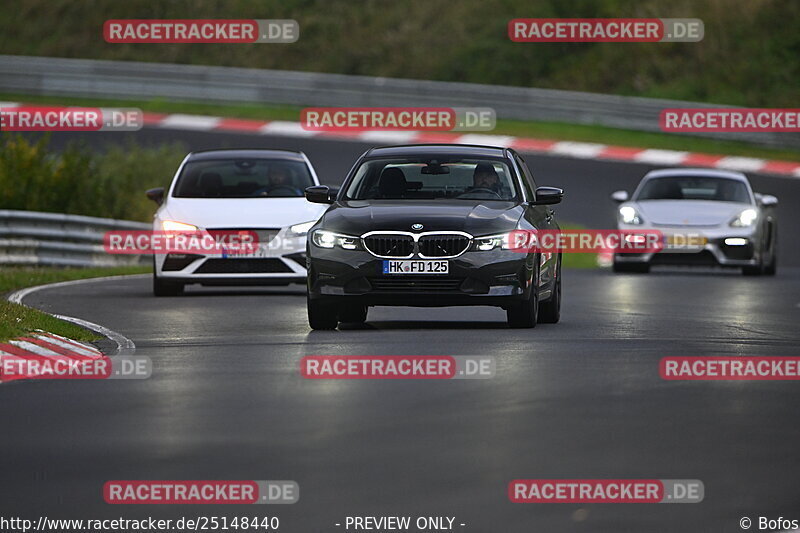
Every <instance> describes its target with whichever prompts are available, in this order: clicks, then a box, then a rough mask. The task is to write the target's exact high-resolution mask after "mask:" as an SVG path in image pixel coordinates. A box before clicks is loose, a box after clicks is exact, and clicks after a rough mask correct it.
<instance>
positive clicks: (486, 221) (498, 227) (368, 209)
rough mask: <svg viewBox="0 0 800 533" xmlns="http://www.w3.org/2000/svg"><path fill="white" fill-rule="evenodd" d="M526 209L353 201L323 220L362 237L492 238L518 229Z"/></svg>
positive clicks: (466, 203)
mask: <svg viewBox="0 0 800 533" xmlns="http://www.w3.org/2000/svg"><path fill="white" fill-rule="evenodd" d="M522 212H523V208H522V206H520V205H518V204H517V203H515V202H485V201H477V200H457V201H443V200H430V201H414V202H410V201H408V200H350V201H347V202H341V203H337V204H334V205H333V206H332V207H331V208H330V210H328V212H327V213H325V217H324V218H323V221H322V223H323V226H324V227H325V228H326V229H329V230H332V231H339V232H342V233H347V234H350V235H361V234H363V233H366V232H368V231H377V230H390V231H416V230H412V228H411V225H412V224H422V225H423V228H422V229H421V230H418V231H465V232H467V233H470V234H471V235H488V234H491V233H500V232H503V231H511V230H513V229H515V228H516V225H517V221H518V220H519V218H520V217H521V216H522Z"/></svg>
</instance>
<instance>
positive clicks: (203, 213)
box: [147, 150, 325, 296]
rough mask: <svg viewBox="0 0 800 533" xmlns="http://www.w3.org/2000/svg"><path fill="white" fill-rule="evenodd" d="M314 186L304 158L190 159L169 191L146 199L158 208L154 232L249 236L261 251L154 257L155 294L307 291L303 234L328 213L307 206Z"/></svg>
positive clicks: (275, 154)
mask: <svg viewBox="0 0 800 533" xmlns="http://www.w3.org/2000/svg"><path fill="white" fill-rule="evenodd" d="M314 185H319V179H318V178H317V175H316V173H315V172H314V167H313V166H312V165H311V162H310V161H309V160H308V158H307V157H306V155H305V154H303V153H302V152H291V151H283V150H213V151H206V152H194V153H190V154H189V155H188V156H186V158H185V159H184V160H183V162H182V163H181V165H180V167H179V168H178V171H177V173H176V174H175V177H174V179H173V180H172V185H171V186H170V187H169V190H168V191H165V190H164V188H163V187H159V188H157V189H151V190H149V191H147V196H148V198H150V199H151V200H153V201H155V202H156V203H157V204H158V205H159V208H158V210H157V211H156V214H155V216H154V219H153V230H154V231H156V232H163V231H167V232H172V231H178V232H180V231H198V230H199V231H209V232H214V231H215V230H216V231H224V232H227V231H235V232H245V231H246V232H254V233H255V234H256V235H258V246H257V247H256V248H255V249H252V250H247V251H246V253H237V254H227V253H225V252H224V251H223V252H220V253H212V254H198V253H168V254H164V253H161V254H155V255H154V256H153V257H154V270H153V293H154V294H155V295H156V296H176V295H179V294H181V293H182V292H183V288H184V286H185V285H187V284H192V283H199V284H201V285H288V284H289V283H305V281H306V255H305V251H306V234H307V232H308V230H309V228H311V226H313V225H314V223H315V222H316V221H317V219H319V217H320V216H321V215H322V213H323V211H324V210H325V206H322V205H319V204H312V203H310V202H308V201H307V200H306V199H305V196H304V194H303V193H304V190H305V188H306V187H312V186H314ZM251 235H252V233H251Z"/></svg>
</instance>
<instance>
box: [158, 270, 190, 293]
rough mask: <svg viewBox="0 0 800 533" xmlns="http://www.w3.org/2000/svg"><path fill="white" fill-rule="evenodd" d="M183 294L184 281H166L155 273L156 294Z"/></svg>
mask: <svg viewBox="0 0 800 533" xmlns="http://www.w3.org/2000/svg"><path fill="white" fill-rule="evenodd" d="M181 294H183V283H176V282H174V281H164V280H162V279H159V277H158V276H156V275H155V273H153V295H154V296H180V295H181Z"/></svg>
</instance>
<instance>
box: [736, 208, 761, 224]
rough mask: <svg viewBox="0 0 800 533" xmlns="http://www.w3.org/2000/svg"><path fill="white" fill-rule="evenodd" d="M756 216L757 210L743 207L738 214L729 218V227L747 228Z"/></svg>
mask: <svg viewBox="0 0 800 533" xmlns="http://www.w3.org/2000/svg"><path fill="white" fill-rule="evenodd" d="M757 218H758V211H756V210H755V209H745V210H744V211H742V212H741V213H739V215H738V216H737V217H736V218H734V219H733V220H731V227H734V228H749V227H750V226H752V225H753V223H754V222H755V221H756V219H757Z"/></svg>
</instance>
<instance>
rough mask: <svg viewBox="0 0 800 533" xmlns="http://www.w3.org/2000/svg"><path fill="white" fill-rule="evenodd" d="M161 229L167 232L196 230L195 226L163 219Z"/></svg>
mask: <svg viewBox="0 0 800 533" xmlns="http://www.w3.org/2000/svg"><path fill="white" fill-rule="evenodd" d="M161 229H163V230H164V231H169V232H194V231H197V226H194V225H192V224H186V223H184V222H175V221H174V220H164V221H163V222H161Z"/></svg>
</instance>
